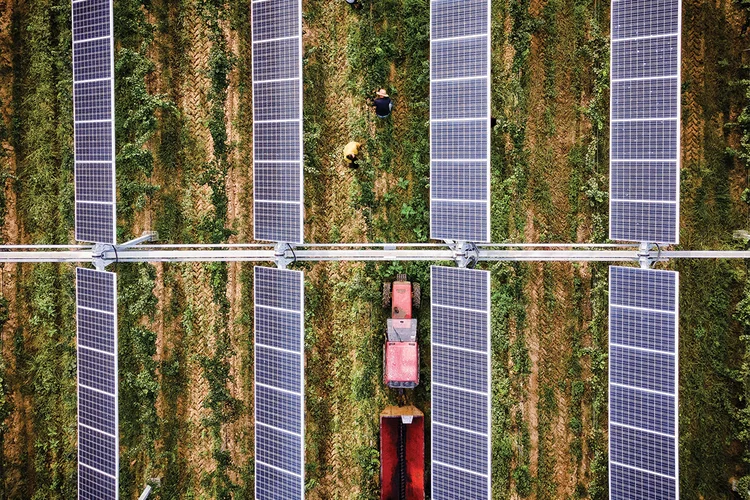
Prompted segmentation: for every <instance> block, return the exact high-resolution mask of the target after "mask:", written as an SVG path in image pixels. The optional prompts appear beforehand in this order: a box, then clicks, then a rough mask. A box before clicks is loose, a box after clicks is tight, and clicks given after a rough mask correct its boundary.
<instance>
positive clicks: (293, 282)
mask: <svg viewBox="0 0 750 500" xmlns="http://www.w3.org/2000/svg"><path fill="white" fill-rule="evenodd" d="M303 306H304V278H303V274H302V272H300V271H288V270H284V269H275V268H269V267H256V268H255V498H257V499H259V500H291V499H296V498H304V491H305V474H304V468H305V446H304V443H305V398H304V359H305V358H304V345H305V344H304V314H303Z"/></svg>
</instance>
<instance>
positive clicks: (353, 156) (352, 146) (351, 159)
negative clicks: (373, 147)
mask: <svg viewBox="0 0 750 500" xmlns="http://www.w3.org/2000/svg"><path fill="white" fill-rule="evenodd" d="M361 147H362V143H361V142H356V141H351V142H349V143H348V144H347V145H346V146H344V160H345V161H346V163H347V165H346V166H347V167H349V168H357V167H359V164H358V162H359V148H361Z"/></svg>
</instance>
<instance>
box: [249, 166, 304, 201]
mask: <svg viewBox="0 0 750 500" xmlns="http://www.w3.org/2000/svg"><path fill="white" fill-rule="evenodd" d="M253 170H254V171H253V175H254V179H255V183H254V193H253V194H254V195H255V199H256V200H259V201H291V202H301V201H302V200H301V193H302V188H301V186H300V180H301V179H300V177H301V172H300V170H301V167H300V164H299V162H289V163H282V162H274V163H264V162H261V161H256V162H255V163H254V164H253Z"/></svg>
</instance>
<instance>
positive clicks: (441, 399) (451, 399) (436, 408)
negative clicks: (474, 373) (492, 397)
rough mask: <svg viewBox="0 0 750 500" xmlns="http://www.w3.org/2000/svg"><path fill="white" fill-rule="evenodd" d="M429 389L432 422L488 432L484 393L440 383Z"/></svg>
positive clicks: (486, 401)
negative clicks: (430, 392)
mask: <svg viewBox="0 0 750 500" xmlns="http://www.w3.org/2000/svg"><path fill="white" fill-rule="evenodd" d="M431 389H432V393H433V396H432V401H433V403H432V420H433V423H440V424H445V425H449V426H451V427H457V428H459V429H466V430H469V431H473V432H479V433H482V434H487V433H488V432H489V423H488V419H487V415H489V408H488V404H489V401H488V399H487V396H486V395H483V394H476V393H473V392H467V391H462V390H459V389H454V388H452V387H445V386H442V385H433V386H432V388H431Z"/></svg>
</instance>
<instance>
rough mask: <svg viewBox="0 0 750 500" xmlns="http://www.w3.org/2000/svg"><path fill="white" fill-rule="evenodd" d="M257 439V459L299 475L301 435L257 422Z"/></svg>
mask: <svg viewBox="0 0 750 500" xmlns="http://www.w3.org/2000/svg"><path fill="white" fill-rule="evenodd" d="M255 439H256V445H255V450H256V456H255V459H256V460H258V461H259V462H263V463H264V464H267V465H271V466H273V467H276V468H279V469H282V470H285V471H287V472H292V473H294V474H298V475H299V473H300V471H301V470H302V443H301V438H300V436H295V435H291V434H287V433H285V432H283V431H280V430H277V429H274V428H271V427H268V426H266V425H262V424H261V425H257V424H256V426H255Z"/></svg>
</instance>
